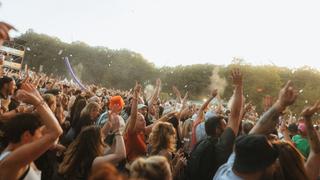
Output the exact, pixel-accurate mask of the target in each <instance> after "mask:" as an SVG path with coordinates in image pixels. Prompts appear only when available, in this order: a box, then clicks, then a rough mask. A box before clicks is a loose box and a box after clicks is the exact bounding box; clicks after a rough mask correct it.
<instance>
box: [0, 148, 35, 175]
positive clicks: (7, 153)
mask: <svg viewBox="0 0 320 180" xmlns="http://www.w3.org/2000/svg"><path fill="white" fill-rule="evenodd" d="M10 153H11V151H4V152H3V153H2V154H1V155H0V161H2V160H4V159H5V158H6V157H7V156H8V155H9V154H10ZM40 179H41V171H38V170H35V169H34V168H33V167H32V166H31V165H29V166H28V169H27V170H26V172H25V173H23V175H22V176H21V177H20V178H19V180H40Z"/></svg>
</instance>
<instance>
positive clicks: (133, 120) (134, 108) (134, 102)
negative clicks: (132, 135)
mask: <svg viewBox="0 0 320 180" xmlns="http://www.w3.org/2000/svg"><path fill="white" fill-rule="evenodd" d="M140 91H141V85H140V84H138V83H136V86H135V88H134V92H133V97H132V105H131V115H130V120H129V122H128V129H127V130H128V131H129V132H134V131H135V126H136V121H137V116H138V97H139V94H140Z"/></svg>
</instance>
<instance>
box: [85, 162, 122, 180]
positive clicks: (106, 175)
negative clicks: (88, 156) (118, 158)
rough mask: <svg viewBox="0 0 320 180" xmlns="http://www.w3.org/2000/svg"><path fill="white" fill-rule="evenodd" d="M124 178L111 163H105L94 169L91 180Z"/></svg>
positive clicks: (117, 179)
mask: <svg viewBox="0 0 320 180" xmlns="http://www.w3.org/2000/svg"><path fill="white" fill-rule="evenodd" d="M122 179H123V177H122V176H121V174H120V173H119V172H118V170H117V169H116V168H115V167H114V166H113V165H112V164H110V163H103V164H100V165H98V166H96V167H92V170H91V174H90V177H89V180H122Z"/></svg>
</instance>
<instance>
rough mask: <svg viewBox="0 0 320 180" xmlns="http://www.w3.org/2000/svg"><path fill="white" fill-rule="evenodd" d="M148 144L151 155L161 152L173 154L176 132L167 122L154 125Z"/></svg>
mask: <svg viewBox="0 0 320 180" xmlns="http://www.w3.org/2000/svg"><path fill="white" fill-rule="evenodd" d="M149 143H150V144H151V146H152V151H151V154H154V155H155V154H158V153H159V152H160V151H161V150H167V151H169V152H174V151H175V148H176V147H175V146H176V131H175V129H174V127H173V125H172V124H170V123H167V122H159V123H158V124H156V125H155V126H154V127H153V128H152V132H151V134H150V137H149Z"/></svg>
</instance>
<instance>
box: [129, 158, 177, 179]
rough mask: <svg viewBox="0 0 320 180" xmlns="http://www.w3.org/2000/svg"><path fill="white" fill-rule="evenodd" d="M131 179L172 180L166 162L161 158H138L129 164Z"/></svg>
mask: <svg viewBox="0 0 320 180" xmlns="http://www.w3.org/2000/svg"><path fill="white" fill-rule="evenodd" d="M130 175H131V178H134V179H144V180H172V174H171V170H170V165H169V163H168V160H167V159H166V158H165V157H162V156H151V157H149V158H147V159H143V158H138V159H137V160H135V161H134V162H133V163H132V164H131V168H130Z"/></svg>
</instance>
